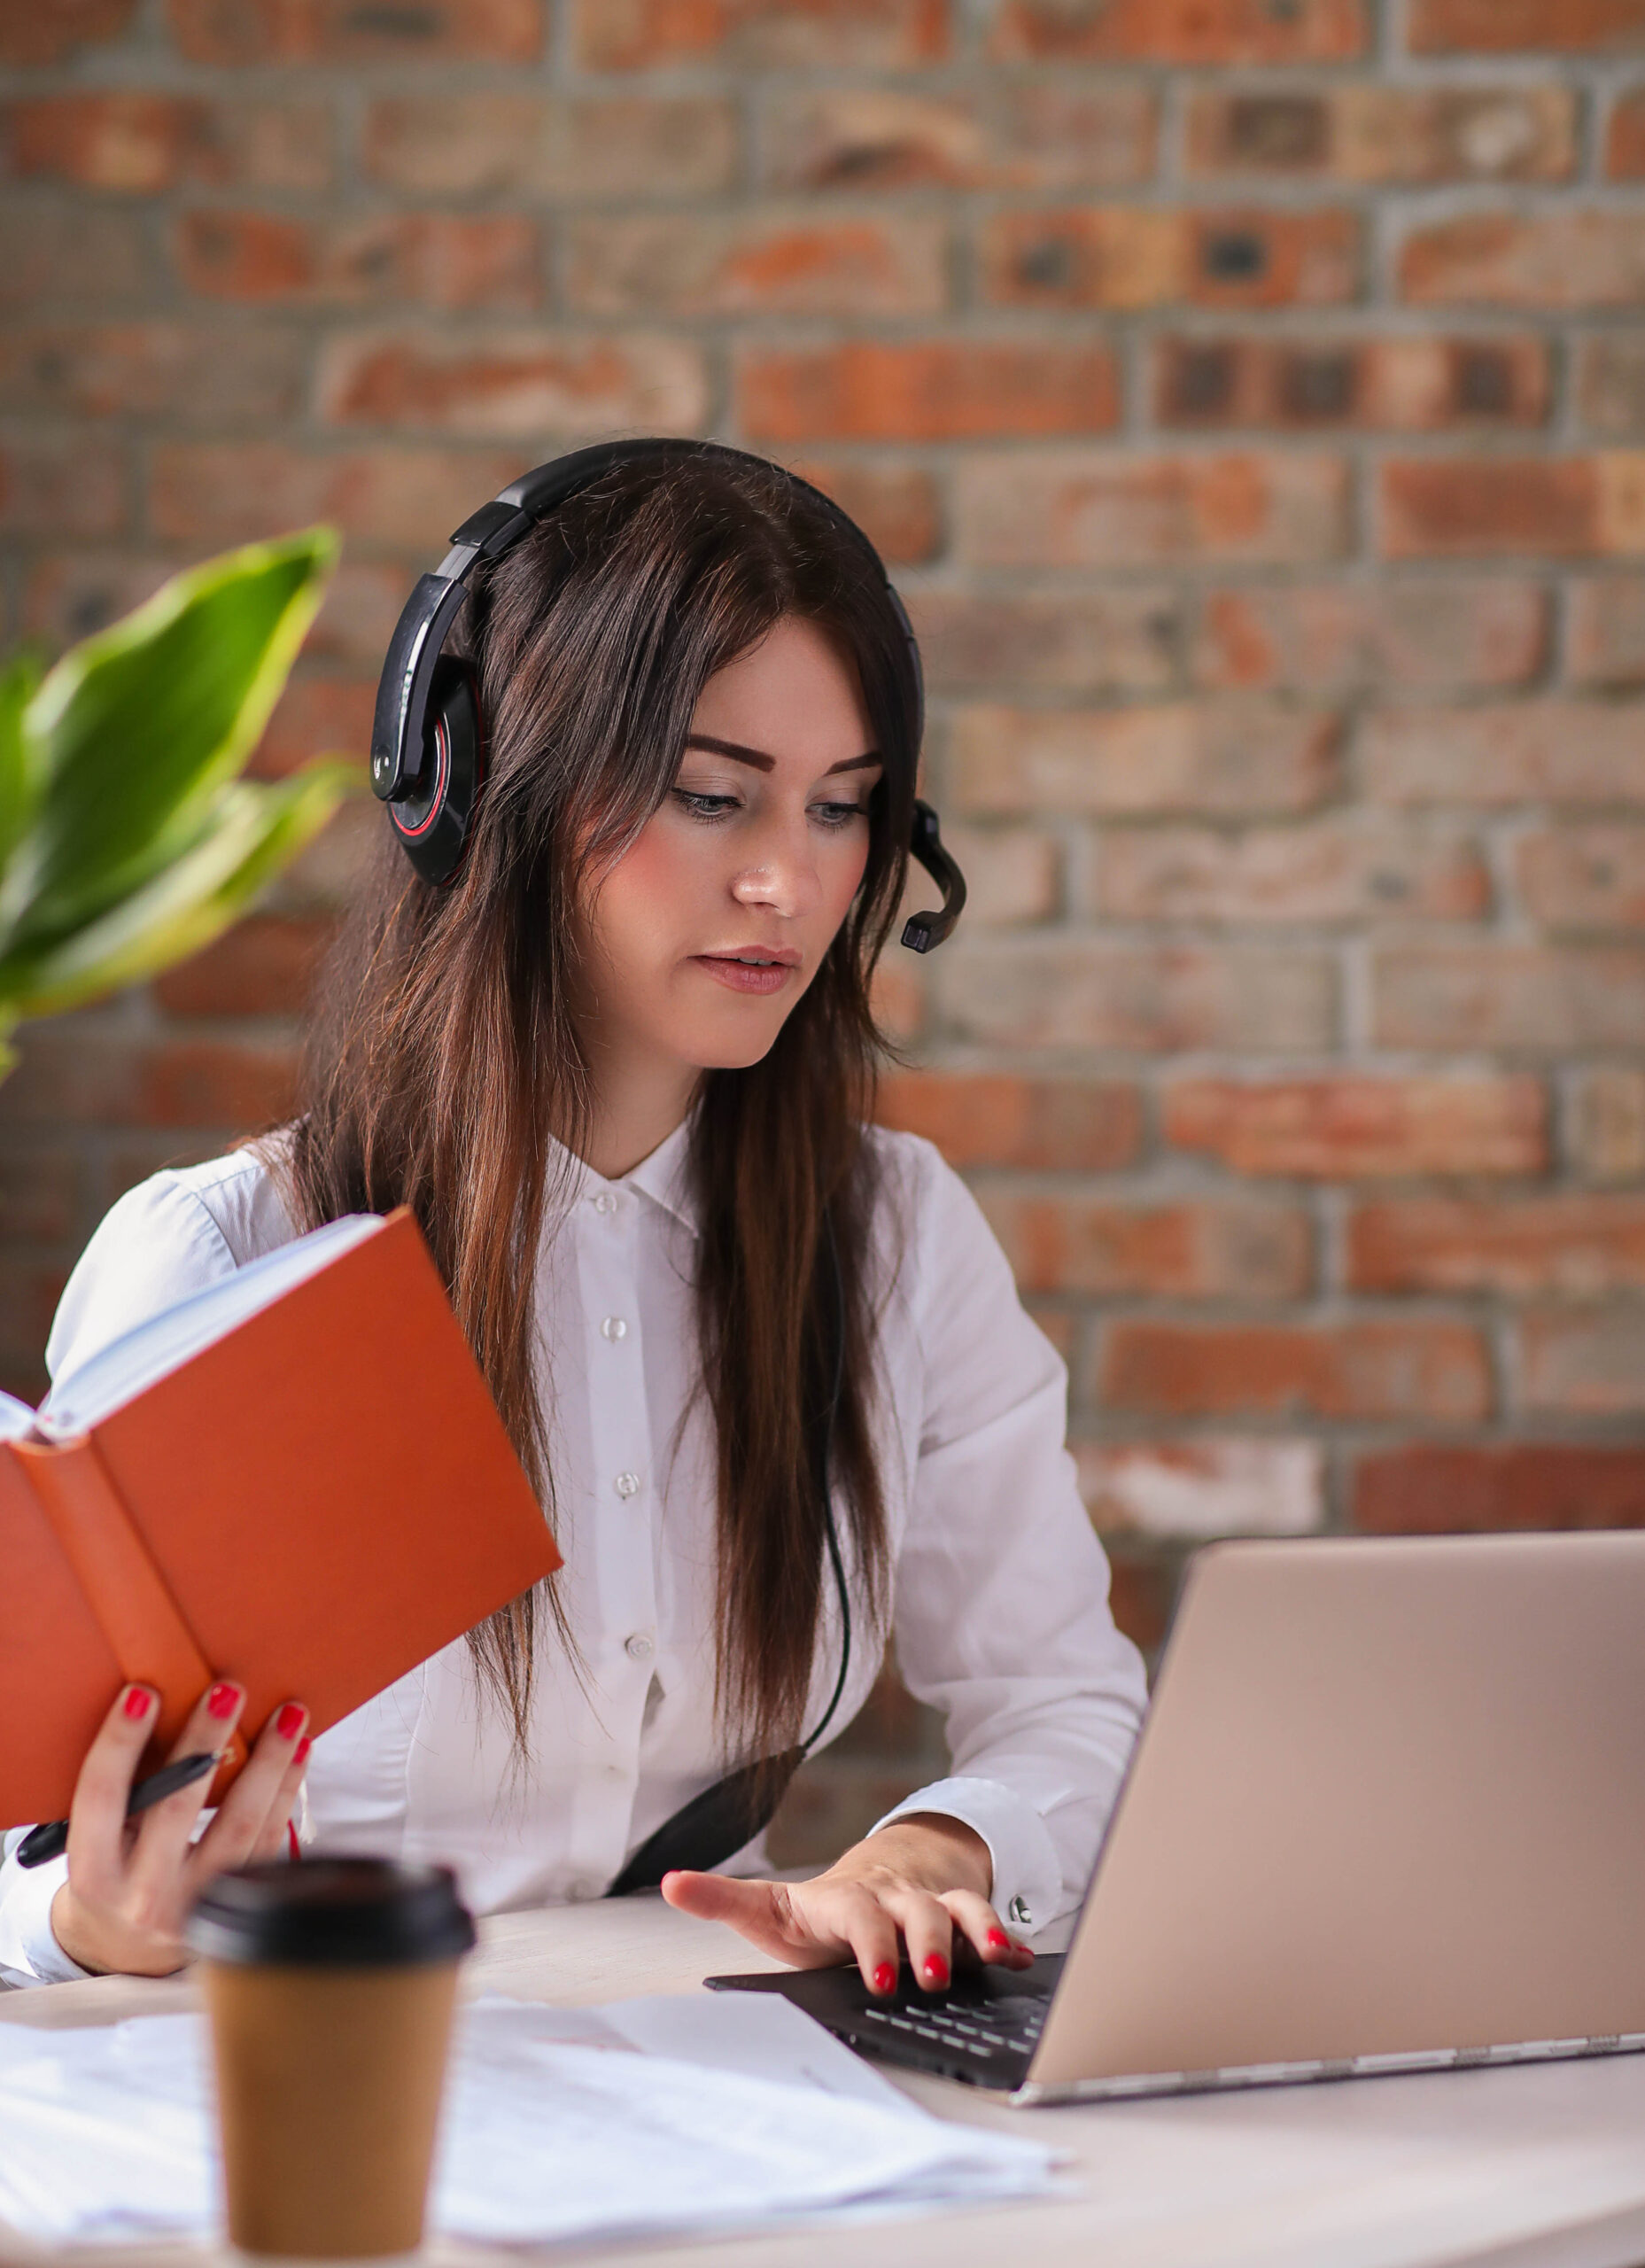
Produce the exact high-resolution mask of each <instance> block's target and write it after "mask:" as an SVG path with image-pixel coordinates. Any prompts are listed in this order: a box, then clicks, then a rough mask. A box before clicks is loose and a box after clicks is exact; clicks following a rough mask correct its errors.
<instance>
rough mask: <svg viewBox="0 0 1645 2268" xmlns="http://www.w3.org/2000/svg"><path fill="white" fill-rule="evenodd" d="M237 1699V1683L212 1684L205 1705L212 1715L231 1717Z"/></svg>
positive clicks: (238, 1693)
mask: <svg viewBox="0 0 1645 2268" xmlns="http://www.w3.org/2000/svg"><path fill="white" fill-rule="evenodd" d="M239 1699H240V1689H239V1687H238V1686H237V1685H213V1688H212V1689H211V1691H210V1692H209V1693H208V1694H207V1695H206V1708H207V1709H208V1710H209V1711H210V1712H211V1713H212V1715H213V1717H219V1718H221V1717H232V1716H233V1714H234V1713H235V1710H236V1708H237V1705H238V1704H239Z"/></svg>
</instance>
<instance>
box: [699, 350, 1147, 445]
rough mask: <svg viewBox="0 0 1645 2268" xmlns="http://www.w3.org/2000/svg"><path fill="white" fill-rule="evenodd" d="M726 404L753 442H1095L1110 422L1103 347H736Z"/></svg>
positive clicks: (1111, 388)
mask: <svg viewBox="0 0 1645 2268" xmlns="http://www.w3.org/2000/svg"><path fill="white" fill-rule="evenodd" d="M736 403H737V418H738V422H739V423H740V425H741V430H742V431H743V432H744V433H746V434H748V435H749V436H750V437H751V438H752V439H755V440H757V441H764V442H771V441H801V440H819V439H822V440H836V441H963V440H974V439H996V438H998V437H1002V436H1004V435H1007V434H1020V435H1023V436H1032V435H1039V434H1067V433H1099V432H1104V431H1107V430H1108V429H1109V428H1110V427H1112V426H1113V425H1115V424H1117V423H1118V422H1119V415H1120V391H1119V380H1118V377H1117V374H1116V372H1115V369H1114V365H1113V356H1112V355H1111V354H1110V353H1108V351H1107V350H1106V347H1100V346H1062V345H1059V344H1058V343H1057V342H1055V341H1053V340H1049V339H1042V340H1039V341H1035V340H1031V339H1020V340H1019V339H1013V340H1011V341H989V340H984V339H970V338H967V339H931V338H927V339H921V340H919V342H918V343H916V344H912V345H904V344H902V343H900V342H898V343H893V342H891V341H881V340H875V339H862V338H859V339H851V340H847V341H845V342H843V343H842V344H841V345H839V346H818V347H810V348H806V347H800V348H794V349H790V350H787V351H785V350H783V349H781V348H760V347H750V348H748V349H745V351H744V353H742V355H741V358H740V359H739V362H738V365H737V373H736Z"/></svg>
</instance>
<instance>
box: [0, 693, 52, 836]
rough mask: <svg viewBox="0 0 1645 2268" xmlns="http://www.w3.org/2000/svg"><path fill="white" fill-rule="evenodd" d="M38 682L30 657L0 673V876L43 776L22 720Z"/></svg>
mask: <svg viewBox="0 0 1645 2268" xmlns="http://www.w3.org/2000/svg"><path fill="white" fill-rule="evenodd" d="M39 682H40V667H39V664H38V663H37V662H36V661H35V657H34V656H33V655H32V654H19V655H18V656H16V657H15V658H14V659H13V660H12V661H10V662H8V663H7V664H6V665H5V667H4V669H3V670H0V874H4V872H5V869H6V864H7V861H8V860H9V859H10V858H11V856H12V851H13V850H15V849H16V848H17V845H18V843H19V842H20V841H21V840H22V837H23V835H24V832H25V830H26V829H27V826H28V823H29V820H30V819H32V818H33V816H34V812H35V804H36V802H37V801H38V799H39V795H40V788H41V782H42V780H43V776H44V771H45V751H44V750H43V749H42V747H41V746H40V743H39V742H38V741H37V740H36V739H35V735H34V734H32V733H31V732H30V731H29V729H28V726H27V721H26V718H25V711H27V707H28V703H29V702H30V700H31V699H32V698H33V696H34V692H35V687H36V686H37V685H38V684H39Z"/></svg>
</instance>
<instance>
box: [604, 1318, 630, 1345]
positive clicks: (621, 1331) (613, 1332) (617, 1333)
mask: <svg viewBox="0 0 1645 2268" xmlns="http://www.w3.org/2000/svg"><path fill="white" fill-rule="evenodd" d="M600 1335H601V1338H602V1339H626V1338H627V1336H628V1325H627V1324H625V1322H624V1320H623V1318H622V1317H621V1316H620V1315H609V1316H607V1317H606V1319H605V1321H604V1322H603V1323H602V1324H601V1326H600Z"/></svg>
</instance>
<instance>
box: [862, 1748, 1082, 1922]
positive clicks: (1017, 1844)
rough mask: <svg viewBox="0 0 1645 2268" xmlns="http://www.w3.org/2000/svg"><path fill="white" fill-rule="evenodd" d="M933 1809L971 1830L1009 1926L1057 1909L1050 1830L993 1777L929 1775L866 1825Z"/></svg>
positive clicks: (1050, 1917)
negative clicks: (984, 1853)
mask: <svg viewBox="0 0 1645 2268" xmlns="http://www.w3.org/2000/svg"><path fill="white" fill-rule="evenodd" d="M920 1811H927V1812H939V1813H941V1814H942V1815H943V1818H944V1819H957V1820H958V1821H961V1823H962V1824H963V1825H965V1826H966V1827H969V1828H971V1829H974V1832H975V1833H977V1834H978V1835H980V1836H981V1837H982V1840H983V1841H984V1842H985V1843H986V1844H987V1845H988V1847H989V1856H990V1858H991V1859H992V1860H993V1861H994V1888H993V1891H992V1896H991V1903H992V1905H993V1907H994V1911H995V1912H996V1913H997V1914H998V1915H1000V1916H1001V1917H1002V1918H1003V1919H1004V1920H1005V1921H1007V1922H1010V1923H1011V1924H1012V1926H1013V1929H1018V1930H1028V1931H1029V1932H1030V1933H1031V1932H1032V1931H1034V1930H1043V1929H1044V1927H1045V1925H1046V1923H1047V1922H1053V1921H1055V1920H1056V1918H1057V1915H1058V1914H1059V1912H1060V1911H1061V1908H1062V1904H1063V1898H1062V1868H1061V1866H1060V1864H1059V1861H1058V1858H1057V1850H1056V1845H1054V1844H1053V1843H1052V1841H1051V1830H1050V1829H1049V1828H1048V1827H1047V1826H1046V1824H1045V1822H1044V1820H1043V1819H1042V1818H1041V1817H1040V1815H1039V1814H1038V1812H1036V1810H1035V1808H1034V1806H1033V1805H1032V1804H1031V1803H1029V1802H1028V1798H1026V1797H1024V1796H1020V1795H1018V1793H1017V1792H1016V1790H1015V1789H1014V1788H1008V1787H1006V1786H1005V1784H1004V1783H1003V1782H1002V1781H999V1780H966V1779H955V1780H934V1781H933V1782H932V1783H931V1785H930V1786H929V1787H928V1788H916V1789H915V1790H914V1792H913V1794H912V1796H905V1797H904V1798H903V1801H902V1802H901V1803H900V1804H898V1805H897V1806H896V1809H895V1810H893V1811H888V1812H887V1814H886V1815H885V1817H884V1818H883V1819H877V1820H876V1821H874V1823H873V1826H872V1827H871V1828H870V1829H869V1830H868V1832H869V1833H870V1834H871V1835H877V1834H878V1833H879V1831H880V1829H881V1828H882V1827H888V1826H889V1825H890V1823H891V1821H893V1820H894V1819H904V1818H906V1817H907V1815H908V1814H909V1813H911V1812H920Z"/></svg>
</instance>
